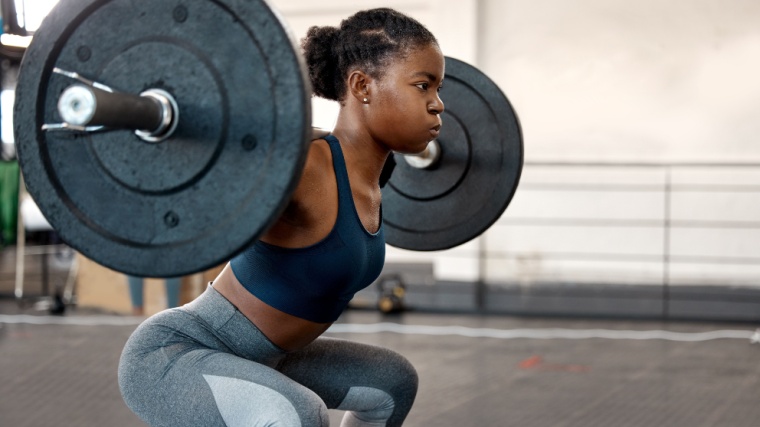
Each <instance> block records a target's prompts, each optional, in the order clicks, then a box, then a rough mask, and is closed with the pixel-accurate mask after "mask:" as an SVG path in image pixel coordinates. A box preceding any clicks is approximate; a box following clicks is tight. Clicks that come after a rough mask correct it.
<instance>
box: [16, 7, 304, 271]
mask: <svg viewBox="0 0 760 427" xmlns="http://www.w3.org/2000/svg"><path fill="white" fill-rule="evenodd" d="M301 61H302V59H301V55H300V48H299V47H298V45H297V43H296V42H295V41H294V39H293V38H292V37H291V35H290V33H289V31H288V30H287V28H286V27H285V24H284V23H283V22H282V21H281V20H280V19H279V17H278V15H277V14H275V13H274V12H273V11H272V10H271V9H270V8H269V6H268V5H267V3H266V2H265V1H254V0H251V1H238V0H152V1H141V2H135V1H133V0H110V1H107V0H69V1H65V2H61V3H60V4H58V5H57V6H56V7H55V8H54V9H53V11H52V12H51V13H50V14H49V15H48V17H47V18H46V19H45V21H44V22H43V24H42V25H41V27H40V29H39V30H38V31H37V32H36V33H35V35H34V39H33V41H32V43H31V45H30V47H29V49H28V51H27V52H26V55H25V57H24V60H23V62H22V65H21V71H20V75H19V81H18V86H17V88H16V100H17V101H16V105H15V120H14V131H15V135H16V142H17V145H18V153H19V159H20V163H21V167H22V170H23V173H24V179H25V181H26V184H27V187H28V189H29V192H30V193H31V194H32V196H33V197H34V199H35V201H36V202H37V204H38V205H39V207H40V209H41V210H42V212H43V213H44V215H45V216H46V217H47V219H48V220H49V221H50V223H51V224H52V225H53V227H54V228H55V229H56V230H57V231H58V232H59V233H60V235H61V237H62V238H63V239H64V241H66V242H67V243H68V244H69V245H71V246H72V247H74V248H75V249H77V250H78V251H80V252H82V253H83V254H84V255H85V256H87V257H90V258H92V259H93V260H95V261H97V262H99V263H101V264H103V265H105V266H107V267H110V268H113V269H115V270H119V271H122V272H125V273H129V274H134V275H140V276H157V277H168V276H179V275H184V274H189V273H193V272H196V271H201V270H204V269H207V268H209V267H212V266H214V265H218V264H219V263H222V262H224V261H226V260H227V259H229V258H230V257H232V256H233V255H235V254H236V253H238V252H239V251H241V250H242V249H244V248H245V247H247V246H248V245H250V244H251V243H253V242H254V241H255V240H256V238H257V237H258V236H259V235H260V234H261V233H263V232H264V231H265V230H266V228H268V227H269V226H270V225H271V224H272V223H273V221H274V220H275V219H276V218H277V217H278V216H279V214H280V213H281V212H282V210H283V209H284V207H285V205H286V204H287V202H288V200H289V198H290V194H291V193H292V191H293V190H294V189H295V186H296V185H297V183H298V179H299V177H300V173H301V170H302V168H303V164H304V162H305V159H306V153H307V147H308V144H309V136H310V133H311V111H310V108H311V104H310V95H311V88H310V86H309V83H308V77H307V75H306V74H305V72H304V66H303V64H302V62H301ZM54 67H58V68H61V69H63V70H66V71H73V72H77V73H79V74H81V75H82V76H84V77H86V78H88V79H91V80H94V81H97V82H100V83H103V84H105V85H108V86H110V87H112V88H113V89H115V90H117V91H120V92H125V93H132V94H139V93H141V92H142V91H144V90H146V89H150V88H158V89H163V90H165V91H167V92H169V93H170V94H172V95H173V96H174V98H176V101H177V103H178V105H179V125H178V127H177V130H176V132H175V133H174V134H173V136H172V137H171V138H169V139H168V140H166V141H163V142H161V143H157V144H155V143H148V142H145V141H143V140H141V139H140V138H139V137H137V136H136V135H135V134H134V132H132V131H129V130H118V131H117V130H113V131H107V132H98V133H72V132H50V131H48V132H45V131H42V130H41V126H42V125H43V124H44V123H60V122H61V118H60V117H59V115H58V112H57V108H56V103H57V101H58V98H59V96H60V94H61V93H62V92H63V90H64V89H65V88H66V87H68V86H69V85H71V84H72V83H74V82H75V81H74V80H72V79H70V78H68V77H65V76H62V75H60V74H54V73H53V68H54Z"/></svg>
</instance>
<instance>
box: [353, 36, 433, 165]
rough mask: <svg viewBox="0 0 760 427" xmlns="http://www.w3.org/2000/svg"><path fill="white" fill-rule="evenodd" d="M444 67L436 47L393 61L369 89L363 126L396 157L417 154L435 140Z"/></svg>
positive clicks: (422, 48) (426, 48)
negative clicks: (398, 154) (395, 153)
mask: <svg viewBox="0 0 760 427" xmlns="http://www.w3.org/2000/svg"><path fill="white" fill-rule="evenodd" d="M444 71H445V64H444V59H443V54H442V53H441V50H440V48H439V47H438V46H437V45H436V44H429V45H425V46H420V47H417V48H413V49H412V50H410V51H408V52H407V54H406V55H404V56H401V57H399V58H396V59H395V60H393V61H392V62H391V63H390V64H389V65H388V66H387V67H386V68H385V71H384V73H383V75H382V77H381V78H380V79H375V80H373V81H372V83H371V85H370V92H369V93H370V97H371V99H370V102H369V104H368V105H367V106H366V108H367V119H368V120H367V126H368V129H369V131H370V133H371V134H372V136H373V137H374V138H375V140H377V141H379V142H381V143H383V144H384V145H385V146H386V147H387V148H389V149H391V150H393V151H397V152H400V153H419V152H421V151H423V150H424V149H425V147H426V146H427V144H428V142H430V141H432V140H433V139H435V138H436V137H437V136H438V130H439V129H440V128H441V116H440V115H441V113H442V112H443V102H442V101H441V98H439V96H438V91H439V89H440V88H441V84H442V83H443V75H444Z"/></svg>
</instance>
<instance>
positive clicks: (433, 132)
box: [430, 125, 441, 138]
mask: <svg viewBox="0 0 760 427" xmlns="http://www.w3.org/2000/svg"><path fill="white" fill-rule="evenodd" d="M440 133H441V125H436V126H433V127H432V128H430V135H432V136H433V138H438V134H440Z"/></svg>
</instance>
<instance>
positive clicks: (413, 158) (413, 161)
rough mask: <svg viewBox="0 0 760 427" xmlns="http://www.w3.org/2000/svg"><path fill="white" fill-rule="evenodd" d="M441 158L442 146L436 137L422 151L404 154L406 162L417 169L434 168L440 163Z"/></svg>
mask: <svg viewBox="0 0 760 427" xmlns="http://www.w3.org/2000/svg"><path fill="white" fill-rule="evenodd" d="M440 158H441V146H440V144H439V143H438V140H435V139H434V140H432V141H430V143H428V145H427V147H425V150H424V151H422V152H421V153H417V154H405V155H404V160H405V161H406V163H407V164H409V166H411V167H413V168H416V169H432V168H434V167H435V166H436V165H437V164H438V160H439V159H440Z"/></svg>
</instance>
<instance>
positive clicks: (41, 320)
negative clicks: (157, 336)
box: [0, 314, 145, 326]
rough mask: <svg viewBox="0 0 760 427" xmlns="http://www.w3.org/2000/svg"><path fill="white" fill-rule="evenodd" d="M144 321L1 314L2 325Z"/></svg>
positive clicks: (133, 323)
mask: <svg viewBox="0 0 760 427" xmlns="http://www.w3.org/2000/svg"><path fill="white" fill-rule="evenodd" d="M144 320H145V318H144V317H136V316H35V315H31V314H0V324H2V323H7V324H22V323H23V324H27V325H72V326H137V325H139V324H140V323H142V322H143V321H144Z"/></svg>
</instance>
